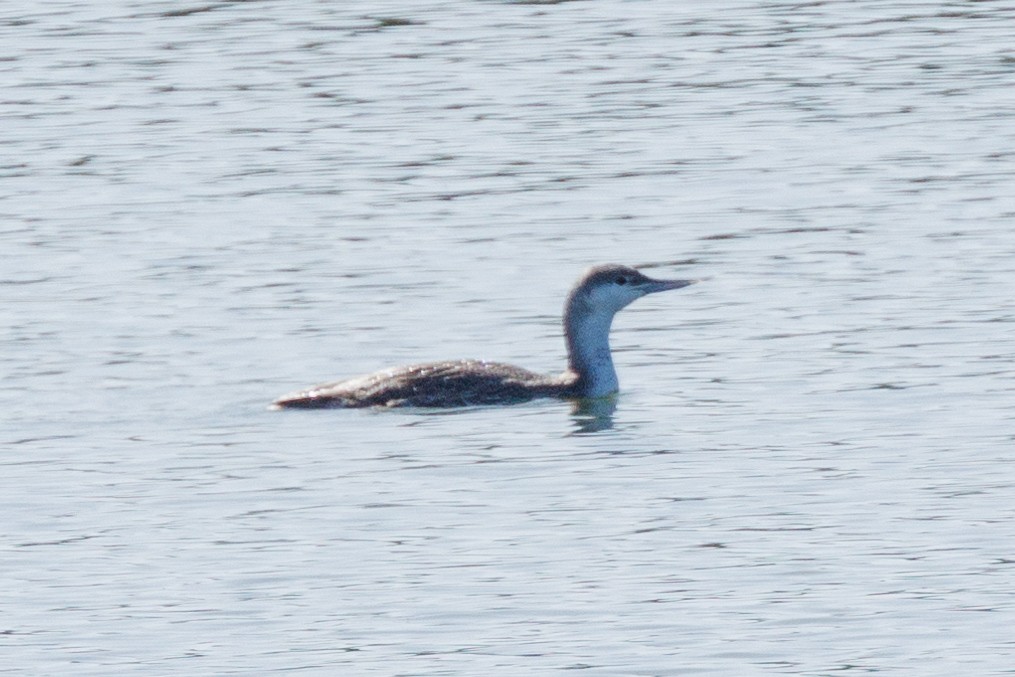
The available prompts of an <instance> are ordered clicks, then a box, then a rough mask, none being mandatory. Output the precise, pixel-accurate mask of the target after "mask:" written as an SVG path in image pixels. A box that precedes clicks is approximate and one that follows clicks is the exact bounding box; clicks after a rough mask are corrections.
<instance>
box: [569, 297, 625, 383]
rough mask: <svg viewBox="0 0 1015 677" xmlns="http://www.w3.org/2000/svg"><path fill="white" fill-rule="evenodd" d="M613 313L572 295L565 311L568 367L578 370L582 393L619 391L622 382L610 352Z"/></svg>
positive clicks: (574, 370)
mask: <svg viewBox="0 0 1015 677" xmlns="http://www.w3.org/2000/svg"><path fill="white" fill-rule="evenodd" d="M612 323H613V313H604V312H596V310H595V309H594V308H590V307H589V304H588V303H585V302H583V301H582V299H577V298H571V299H569V302H568V305H567V308H566V310H565V312H564V336H565V337H566V339H567V362H568V368H569V369H570V370H571V371H572V372H574V373H575V374H577V376H578V382H577V384H576V385H577V387H578V390H579V392H580V394H581V396H582V397H603V396H605V395H610V394H612V393H615V392H617V390H618V389H619V387H620V383H619V382H618V381H617V371H616V369H614V368H613V356H612V354H611V353H610V325H611V324H612Z"/></svg>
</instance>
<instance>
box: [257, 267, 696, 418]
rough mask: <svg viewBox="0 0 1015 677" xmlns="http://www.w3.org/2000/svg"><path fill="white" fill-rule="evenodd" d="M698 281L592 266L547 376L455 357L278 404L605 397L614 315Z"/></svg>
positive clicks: (610, 384) (451, 403)
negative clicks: (558, 362)
mask: <svg viewBox="0 0 1015 677" xmlns="http://www.w3.org/2000/svg"><path fill="white" fill-rule="evenodd" d="M692 282H693V280H653V279H651V278H649V277H646V276H645V275H642V274H641V273H639V272H638V271H637V270H635V269H633V268H629V267H627V266H619V265H605V266H597V267H594V268H591V269H589V270H588V271H587V272H586V273H585V275H583V276H582V278H581V279H580V280H579V281H578V283H577V284H576V285H575V286H574V288H573V289H572V290H571V293H570V294H569V295H568V298H567V303H566V304H565V307H564V334H565V336H566V339H567V348H568V369H567V370H566V371H565V372H564V373H562V374H559V375H555V376H554V375H544V374H537V373H535V372H531V371H528V370H527V369H522V368H520V367H515V366H512V365H509V364H501V363H498V362H485V361H482V360H453V361H448V362H434V363H430V364H413V365H408V366H404V367H395V368H393V369H385V370H383V371H378V372H375V373H372V374H367V375H366V376H359V377H356V378H352V379H348V380H345V381H336V382H334V383H324V384H321V385H317V386H314V387H312V388H307V389H305V390H300V391H297V392H294V393H290V394H288V395H284V396H282V397H280V398H279V399H277V400H275V402H274V406H275V407H276V408H297V409H320V408H328V407H341V408H355V407H406V406H410V407H441V408H444V407H464V406H475V405H484V404H513V403H517V402H525V401H527V400H531V399H533V398H537V397H559V398H586V397H602V396H604V395H609V394H611V393H614V392H616V391H617V388H618V383H617V374H616V371H615V370H614V368H613V359H612V356H611V354H610V346H609V331H610V324H611V323H612V321H613V316H614V314H615V313H616V312H617V311H618V310H620V309H621V308H623V307H624V306H626V305H627V304H629V303H631V302H632V301H634V300H635V299H638V298H640V297H642V296H644V295H645V294H651V293H653V292H659V291H665V290H667V289H679V288H681V287H685V286H687V285H689V284H691V283H692Z"/></svg>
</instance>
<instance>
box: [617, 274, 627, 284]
mask: <svg viewBox="0 0 1015 677" xmlns="http://www.w3.org/2000/svg"><path fill="white" fill-rule="evenodd" d="M614 282H616V283H617V284H627V278H626V277H624V276H623V275H621V276H620V277H618V278H617V279H616V280H614Z"/></svg>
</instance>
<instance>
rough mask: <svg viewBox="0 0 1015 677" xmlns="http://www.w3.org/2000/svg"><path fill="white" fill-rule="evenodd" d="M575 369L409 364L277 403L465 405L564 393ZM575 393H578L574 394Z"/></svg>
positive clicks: (314, 405) (474, 362) (568, 390)
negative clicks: (556, 372)
mask: <svg viewBox="0 0 1015 677" xmlns="http://www.w3.org/2000/svg"><path fill="white" fill-rule="evenodd" d="M576 381H577V375H575V374H562V375H560V376H546V375H544V374H536V373H534V372H531V371H528V370H526V369H522V368H520V367H514V366H512V365H510V364H500V363H498V362H484V361H481V360H453V361H448V362H433V363H429V364H411V365H406V366H404V367H395V368H393V369H385V370H384V371H378V372H374V373H372V374H367V375H366V376H360V377H357V378H352V379H348V380H345V381H337V382H335V383H325V384H322V385H318V386H314V387H313V388H309V389H307V390H302V391H300V392H296V393H292V394H291V395H286V396H284V397H281V398H279V399H278V400H276V401H275V404H276V405H277V406H280V407H295V408H312V409H316V408H320V407H346V408H350V407H402V406H413V407H467V406H475V405H482V404H509V403H515V402H525V401H527V400H531V399H533V398H536V397H567V396H568V395H569V394H571V391H572V390H573V388H574V384H575V382H576ZM574 395H575V396H577V393H574Z"/></svg>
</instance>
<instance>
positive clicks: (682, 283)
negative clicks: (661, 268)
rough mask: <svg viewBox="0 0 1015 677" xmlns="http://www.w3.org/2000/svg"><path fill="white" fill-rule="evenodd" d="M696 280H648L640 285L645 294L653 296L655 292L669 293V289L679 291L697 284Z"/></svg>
mask: <svg viewBox="0 0 1015 677" xmlns="http://www.w3.org/2000/svg"><path fill="white" fill-rule="evenodd" d="M697 282H698V280H651V279H650V280H649V281H648V282H645V283H644V284H643V285H642V289H644V290H645V293H646V294H654V293H656V292H657V291H669V290H671V289H681V288H683V287H687V286H689V285H692V284H695V283H697Z"/></svg>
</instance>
